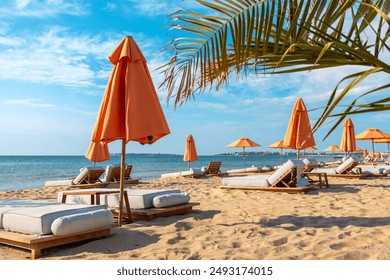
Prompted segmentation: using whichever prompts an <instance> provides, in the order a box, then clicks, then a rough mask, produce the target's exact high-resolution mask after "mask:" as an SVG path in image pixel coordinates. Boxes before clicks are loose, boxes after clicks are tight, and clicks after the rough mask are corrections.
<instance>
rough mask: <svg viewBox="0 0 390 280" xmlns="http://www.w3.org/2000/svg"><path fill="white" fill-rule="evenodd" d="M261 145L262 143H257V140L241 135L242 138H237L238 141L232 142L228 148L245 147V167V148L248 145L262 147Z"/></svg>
mask: <svg viewBox="0 0 390 280" xmlns="http://www.w3.org/2000/svg"><path fill="white" fill-rule="evenodd" d="M260 146H261V145H260V144H257V143H256V142H253V141H252V140H250V139H249V138H246V137H241V138H239V139H237V140H236V141H234V142H232V143H230V144H229V145H227V146H226V147H228V148H237V147H242V149H243V152H242V154H243V164H244V168H245V148H246V147H260Z"/></svg>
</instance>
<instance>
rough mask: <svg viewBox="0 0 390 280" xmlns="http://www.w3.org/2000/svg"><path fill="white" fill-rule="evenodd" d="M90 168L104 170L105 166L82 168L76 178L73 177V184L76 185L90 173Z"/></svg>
mask: <svg viewBox="0 0 390 280" xmlns="http://www.w3.org/2000/svg"><path fill="white" fill-rule="evenodd" d="M90 170H102V171H104V168H103V167H102V166H86V167H84V168H82V170H81V172H80V174H79V175H77V177H76V178H74V179H73V182H72V183H73V184H74V185H77V184H79V183H80V182H81V180H82V179H83V178H84V176H85V175H87V174H88V171H90Z"/></svg>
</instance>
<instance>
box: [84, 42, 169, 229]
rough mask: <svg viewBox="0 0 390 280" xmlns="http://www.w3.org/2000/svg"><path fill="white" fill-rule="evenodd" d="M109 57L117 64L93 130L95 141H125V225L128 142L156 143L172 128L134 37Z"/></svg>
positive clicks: (120, 208) (120, 218) (123, 142)
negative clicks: (166, 118)
mask: <svg viewBox="0 0 390 280" xmlns="http://www.w3.org/2000/svg"><path fill="white" fill-rule="evenodd" d="M109 60H110V61H111V63H112V64H114V66H113V69H112V71H111V75H110V78H109V80H108V83H107V87H106V90H105V92H104V96H103V100H102V103H101V106H100V110H99V113H98V116H97V119H96V123H95V126H94V129H93V132H92V142H95V143H99V142H103V143H105V144H107V143H110V142H112V141H115V140H122V156H121V179H120V198H119V219H118V220H119V223H120V225H121V224H122V210H123V209H122V208H123V190H124V182H123V178H124V168H125V156H126V143H128V142H129V141H136V142H139V143H141V144H152V143H154V142H155V141H157V140H158V139H160V138H161V137H164V136H165V135H167V134H169V133H170V131H169V127H168V124H167V122H166V120H165V116H164V113H163V111H162V108H161V104H160V102H159V100H158V97H157V93H156V90H155V88H154V85H153V81H152V78H151V76H150V73H149V70H148V67H147V65H146V60H145V58H144V56H143V54H142V52H141V50H140V49H139V47H138V46H137V44H136V42H135V41H134V39H133V38H132V37H130V36H126V37H125V38H124V39H123V40H122V42H121V43H120V44H119V45H118V46H117V48H116V49H115V50H114V51H113V52H112V53H111V55H110V56H109ZM86 156H87V155H86ZM128 214H129V215H128V216H129V218H131V214H130V213H128Z"/></svg>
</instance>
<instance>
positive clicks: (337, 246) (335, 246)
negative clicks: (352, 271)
mask: <svg viewBox="0 0 390 280" xmlns="http://www.w3.org/2000/svg"><path fill="white" fill-rule="evenodd" d="M329 247H330V248H331V249H333V250H341V249H343V248H344V247H345V244H344V243H334V244H331V245H330V246H329Z"/></svg>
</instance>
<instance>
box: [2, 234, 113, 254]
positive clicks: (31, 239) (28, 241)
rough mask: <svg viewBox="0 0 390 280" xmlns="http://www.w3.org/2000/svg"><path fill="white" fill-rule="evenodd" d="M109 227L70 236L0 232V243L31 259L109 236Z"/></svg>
mask: <svg viewBox="0 0 390 280" xmlns="http://www.w3.org/2000/svg"><path fill="white" fill-rule="evenodd" d="M110 230H111V228H110V227H104V228H99V229H94V230H89V231H84V232H80V233H77V234H70V235H53V234H50V235H42V236H36V235H31V234H24V233H18V232H11V231H6V230H0V243H1V244H6V245H10V246H14V247H18V248H22V249H26V250H30V251H31V259H37V258H39V257H40V256H41V253H42V250H43V249H47V248H52V247H56V246H60V245H65V244H70V243H75V242H79V241H86V240H93V239H99V238H106V237H109V236H110Z"/></svg>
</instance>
